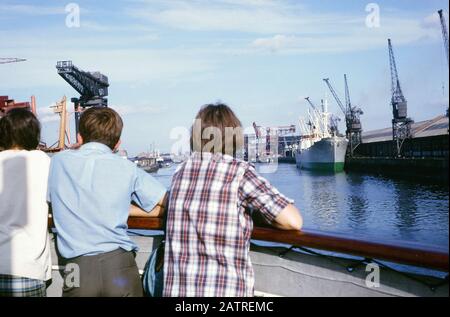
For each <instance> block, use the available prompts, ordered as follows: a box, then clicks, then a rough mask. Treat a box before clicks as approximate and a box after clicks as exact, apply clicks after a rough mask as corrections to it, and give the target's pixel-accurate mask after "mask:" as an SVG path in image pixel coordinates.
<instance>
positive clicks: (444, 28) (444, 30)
mask: <svg viewBox="0 0 450 317" xmlns="http://www.w3.org/2000/svg"><path fill="white" fill-rule="evenodd" d="M438 14H439V19H440V20H441V28H442V38H443V40H444V48H445V53H446V54H447V63H449V59H448V31H447V23H445V17H444V11H443V10H439V11H438Z"/></svg>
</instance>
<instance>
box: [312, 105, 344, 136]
mask: <svg viewBox="0 0 450 317" xmlns="http://www.w3.org/2000/svg"><path fill="white" fill-rule="evenodd" d="M305 100H306V101H307V102H308V103H309V105H310V106H311V108H312V109H313V110H314V111H315V114H316V115H317V116H318V117H319V120H320V117H321V115H320V112H319V110H317V107H316V105H315V104H314V103H313V102H312V101H311V98H309V97H306V98H305ZM325 108H327V107H326V105H325V103H324V100H322V112H326V109H325ZM328 120H329V124H330V128H329V129H328V126H327V124H326V123H322V125H323V126H322V130H323V131H324V132H326V131H328V130H329V131H328V132H329V133H330V134H331V135H337V134H338V133H339V129H338V122H339V121H340V119H339V117H336V116H334V115H331V116H330V117H328Z"/></svg>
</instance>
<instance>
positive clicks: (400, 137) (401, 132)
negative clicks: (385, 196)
mask: <svg viewBox="0 0 450 317" xmlns="http://www.w3.org/2000/svg"><path fill="white" fill-rule="evenodd" d="M388 47H389V61H390V68H391V93H392V97H391V106H392V114H393V118H392V140H393V143H394V144H393V147H394V149H393V150H394V156H396V157H401V156H402V147H403V143H404V142H405V140H407V139H410V138H411V137H412V135H411V124H412V123H413V120H411V118H408V102H407V101H406V98H405V96H404V95H403V91H402V87H401V85H400V79H399V76H398V71H397V63H396V61H395V55H394V49H393V46H392V41H391V39H388Z"/></svg>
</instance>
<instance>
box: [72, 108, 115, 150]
mask: <svg viewBox="0 0 450 317" xmlns="http://www.w3.org/2000/svg"><path fill="white" fill-rule="evenodd" d="M122 128H123V121H122V118H121V117H120V116H119V114H118V113H117V112H116V111H114V110H113V109H111V108H106V107H93V108H89V109H87V110H85V111H84V112H83V113H82V115H81V118H80V124H79V130H78V131H79V133H80V135H81V137H82V138H83V143H88V142H99V143H103V144H105V145H107V146H108V147H109V148H110V149H111V150H113V149H114V147H115V146H116V144H117V142H119V140H120V136H121V134H122Z"/></svg>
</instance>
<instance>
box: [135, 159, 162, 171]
mask: <svg viewBox="0 0 450 317" xmlns="http://www.w3.org/2000/svg"><path fill="white" fill-rule="evenodd" d="M131 161H132V162H134V163H135V164H136V165H137V166H138V167H139V168H142V169H143V170H144V171H146V172H147V173H156V172H157V171H158V170H159V168H160V165H159V163H158V162H157V160H156V158H154V157H135V158H133V159H131Z"/></svg>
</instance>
